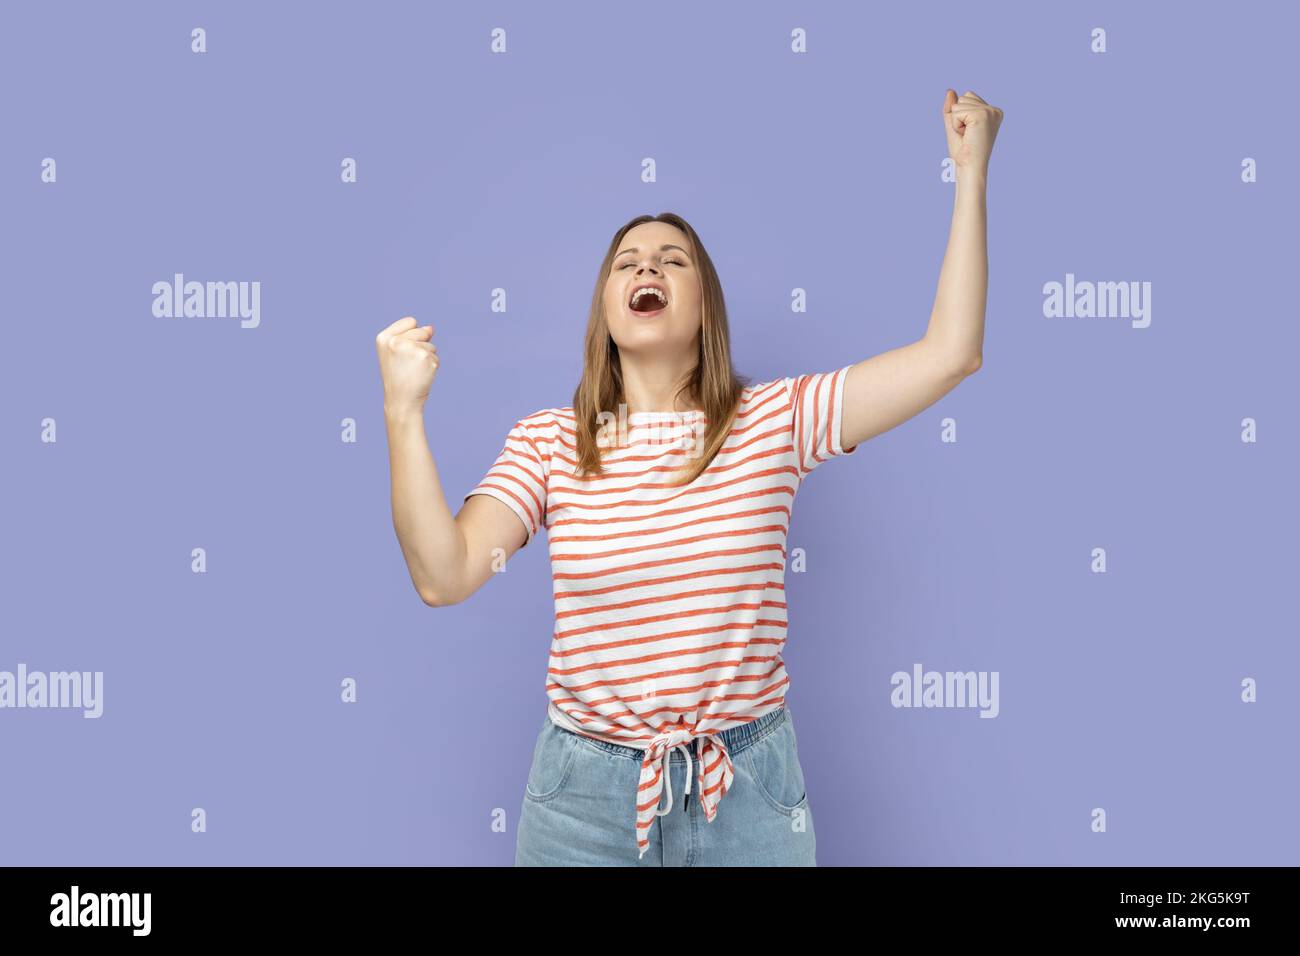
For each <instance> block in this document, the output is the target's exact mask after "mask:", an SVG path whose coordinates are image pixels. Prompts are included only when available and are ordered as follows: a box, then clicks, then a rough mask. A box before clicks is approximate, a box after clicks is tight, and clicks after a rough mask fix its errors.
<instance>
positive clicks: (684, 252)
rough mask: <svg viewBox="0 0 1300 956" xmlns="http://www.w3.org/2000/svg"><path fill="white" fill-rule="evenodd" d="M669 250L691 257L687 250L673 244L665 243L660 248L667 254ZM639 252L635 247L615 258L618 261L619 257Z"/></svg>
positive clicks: (625, 250)
mask: <svg viewBox="0 0 1300 956" xmlns="http://www.w3.org/2000/svg"><path fill="white" fill-rule="evenodd" d="M669 249H676V250H677V251H678V252H680V253H681V254H682V255H684V256H689V255H690V253H689V252H687V251H686V250H685V249H683V248H682V247H681V246H674V245H672V244H671V243H665V244H664V245H662V246H660V247H659V251H660V252H667V251H668V250H669ZM637 251H639V250H638V249H637V248H636V246H633V247H632V248H631V249H624V250H623V251H622V252H620V253H619V254H618V255H616V256H614V258H615V259H617V258H618V256H625V255H627V254H628V253H629V252H637Z"/></svg>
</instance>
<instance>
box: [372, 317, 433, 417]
mask: <svg viewBox="0 0 1300 956" xmlns="http://www.w3.org/2000/svg"><path fill="white" fill-rule="evenodd" d="M375 349H376V350H377V351H378V352H379V375H380V377H381V378H382V379H383V380H384V408H385V409H386V410H390V409H391V410H398V411H419V410H420V409H422V408H423V407H424V403H425V400H427V399H428V397H429V386H431V385H432V384H433V378H434V376H435V375H437V374H438V349H437V348H436V347H435V346H434V344H433V326H432V325H425V326H422V327H417V326H416V323H415V319H414V318H413V317H411V316H409V315H408V316H407V317H406V318H404V319H398V320H397V321H396V322H394V323H393V324H392V325H390V326H389V327H388V328H386V329H384V331H382V332H380V333H379V335H378V336H377V337H376V338H375Z"/></svg>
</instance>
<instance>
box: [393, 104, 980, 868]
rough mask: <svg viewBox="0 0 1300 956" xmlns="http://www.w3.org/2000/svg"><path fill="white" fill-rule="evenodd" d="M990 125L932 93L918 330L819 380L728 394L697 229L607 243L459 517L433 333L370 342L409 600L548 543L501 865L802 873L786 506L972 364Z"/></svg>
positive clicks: (724, 340) (459, 585) (483, 578)
mask: <svg viewBox="0 0 1300 956" xmlns="http://www.w3.org/2000/svg"><path fill="white" fill-rule="evenodd" d="M1001 118H1002V111H1001V110H998V109H996V108H994V107H991V106H989V105H988V104H987V103H985V102H984V101H983V100H982V99H980V98H979V97H978V96H976V95H975V94H974V93H969V92H968V93H966V94H964V95H962V96H960V97H959V96H957V95H956V93H955V92H954V91H953V90H948V91H947V92H946V94H945V97H944V104H943V119H944V125H945V129H946V130H947V136H948V147H949V152H950V155H951V157H952V159H953V161H954V163H955V165H956V168H957V186H956V196H955V205H954V212H953V219H952V227H951V231H950V233H949V238H948V247H947V252H946V255H945V257H944V262H943V268H942V271H941V273H940V276H939V284H938V291H937V294H936V297H935V303H934V310H933V312H932V313H931V316H930V322H929V325H928V327H927V328H926V329H925V332H924V334H923V335H922V337H921V338H920V339H918V340H917V341H915V342H913V343H911V344H909V345H906V346H903V347H901V348H897V349H893V350H891V351H888V352H884V353H882V354H880V355H877V356H875V357H873V358H868V359H866V360H863V361H859V362H855V363H852V364H848V365H844V366H842V367H839V368H837V369H835V370H833V371H828V372H822V373H816V374H803V375H796V376H792V377H783V378H777V379H773V380H771V381H765V382H762V383H759V384H747V383H746V381H745V380H744V379H742V378H740V377H739V376H738V375H737V374H736V373H735V371H734V370H733V368H732V364H731V350H730V333H729V328H728V323H727V313H726V307H725V304H724V300H723V294H722V288H721V285H720V284H719V281H718V275H717V273H716V271H715V270H714V267H713V263H712V262H711V260H710V259H709V255H708V252H707V251H706V250H705V248H704V244H703V242H702V241H701V240H700V237H699V236H698V235H697V234H696V232H695V230H694V229H693V228H692V227H691V226H690V224H689V223H687V222H686V221H685V220H684V219H682V218H681V217H680V216H677V215H673V214H671V213H664V214H662V215H659V216H656V217H650V216H641V217H638V218H636V219H633V220H632V221H631V222H629V223H627V224H626V225H624V226H623V227H622V228H621V229H619V230H618V231H617V232H616V233H615V235H614V237H613V240H612V241H611V243H610V245H609V249H608V251H607V253H606V255H605V259H604V262H602V263H601V267H600V272H599V278H598V280H597V283H596V289H595V294H594V295H593V297H592V304H591V312H590V318H589V321H588V324H587V333H586V342H585V346H584V354H585V363H584V369H583V374H582V378H581V381H579V383H578V386H577V389H576V390H575V392H574V395H573V404H572V405H570V406H567V407H564V408H543V409H540V410H538V411H536V412H533V413H532V414H530V415H526V416H525V417H523V418H521V419H519V420H518V421H517V422H516V424H515V425H514V427H513V428H511V429H510V432H509V434H508V436H507V437H506V441H505V445H504V447H503V449H502V451H501V454H500V456H499V457H498V458H497V460H496V462H495V463H494V464H493V465H492V467H491V468H490V469H489V470H488V472H487V474H486V475H485V476H484V478H483V480H482V481H481V482H480V483H479V484H478V485H477V486H476V487H474V488H473V489H472V490H471V491H470V492H469V493H468V494H467V495H466V496H465V499H464V505H463V506H462V507H461V509H460V511H459V513H458V514H456V515H455V516H453V515H452V513H451V509H450V507H449V506H448V503H447V501H446V499H445V497H444V495H443V491H442V487H441V485H440V484H439V481H438V473H437V470H436V469H435V467H434V461H433V457H432V455H431V453H430V451H429V445H428V442H427V440H426V438H425V433H424V420H423V406H424V402H425V400H426V399H427V397H428V394H429V388H430V386H431V384H432V382H433V379H434V376H435V374H436V372H437V368H438V356H437V351H436V349H435V347H434V345H433V343H432V337H433V327H432V326H423V327H420V326H418V325H417V324H416V320H415V319H414V318H411V317H407V318H404V319H401V320H400V321H398V322H395V323H393V324H392V325H391V326H389V327H388V328H386V329H385V330H384V331H383V332H381V333H380V334H379V336H378V339H377V342H376V345H377V348H378V353H379V362H380V370H381V375H382V378H383V384H384V411H385V416H386V421H387V430H388V441H389V449H390V466H391V469H392V502H393V522H394V527H395V529H396V532H397V536H398V540H399V542H400V544H401V548H402V553H403V555H404V556H405V559H406V563H407V566H408V568H409V570H410V573H411V580H412V582H413V583H414V585H415V587H416V589H417V591H418V592H419V594H420V596H421V597H422V598H423V600H424V601H425V602H426V603H427V604H429V605H431V606H435V607H437V606H443V605H449V604H456V603H459V602H460V601H464V600H465V599H466V598H468V597H469V596H470V595H471V594H473V593H474V592H475V591H477V590H478V589H479V588H480V587H482V586H483V585H484V584H485V583H487V581H488V580H489V579H490V578H491V577H492V571H493V555H494V552H497V553H502V552H503V553H504V554H505V555H506V556H507V558H508V557H509V556H511V555H513V554H514V552H515V551H517V550H518V549H519V548H521V547H524V546H525V545H526V544H527V543H528V542H529V541H531V540H532V538H533V536H534V535H535V534H536V533H537V532H538V531H539V530H540V529H541V528H543V527H544V528H546V531H547V539H548V542H549V548H550V559H551V568H552V578H553V588H554V594H555V622H554V630H553V634H552V640H551V655H550V666H549V668H548V672H547V675H546V694H547V697H548V699H549V703H548V706H547V713H546V717H545V720H544V721H543V724H542V729H541V731H540V733H539V734H538V737H537V741H536V745H535V748H534V753H533V761H532V767H531V769H530V771H529V776H528V783H527V786H526V789H525V795H524V800H523V810H522V813H521V816H520V819H519V826H518V831H517V842H516V858H515V861H516V864H517V865H595V866H601V865H642V866H646V865H655V866H662V865H687V866H691V865H694V866H710V865H723V866H726V865H815V864H816V837H815V834H814V830H813V825H812V815H811V810H810V807H809V800H808V794H807V793H806V791H805V787H804V777H803V771H802V768H801V766H800V764H799V759H798V756H797V753H796V738H795V731H794V723H793V720H792V718H791V714H790V709H789V708H788V707H787V706H786V704H785V698H786V695H787V693H788V692H789V684H790V682H789V679H788V677H787V675H786V671H785V667H784V665H783V663H782V659H781V649H782V647H783V646H784V644H785V639H786V633H787V619H786V605H785V599H784V597H785V595H784V573H785V556H786V533H787V531H788V529H789V523H790V513H791V504H792V502H793V500H794V496H795V493H796V491H797V490H798V488H799V487H800V485H801V483H802V481H803V479H804V477H805V476H806V475H808V473H809V472H811V471H812V470H813V469H814V468H816V467H817V466H818V465H819V464H821V463H822V462H824V461H827V460H829V459H832V458H836V457H841V456H846V455H849V454H852V452H853V451H854V450H855V448H856V446H857V445H859V444H861V443H862V442H864V441H866V440H867V439H869V438H872V437H874V436H875V435H879V434H880V433H882V432H884V431H886V430H888V429H890V428H893V427H894V426H895V425H898V424H900V423H901V422H905V421H907V420H908V419H910V418H911V417H912V416H914V415H916V414H917V413H918V412H920V411H922V410H924V409H926V408H928V407H930V406H931V405H932V404H934V403H935V402H936V401H938V400H939V399H940V398H941V397H942V396H944V395H946V394H947V393H948V392H950V391H951V390H952V389H953V388H954V387H956V385H957V384H958V383H959V382H961V381H962V379H964V378H965V377H966V376H967V375H970V374H971V373H972V372H974V371H975V370H976V369H978V368H979V366H980V361H981V355H982V349H983V338H984V306H985V295H986V289H987V271H988V269H987V253H986V237H985V232H986V229H985V183H986V180H987V171H988V159H989V154H990V152H991V149H992V145H993V140H994V137H995V136H996V133H997V129H998V125H999V123H1000V122H1001ZM678 791H680V792H678ZM656 824H657V825H656Z"/></svg>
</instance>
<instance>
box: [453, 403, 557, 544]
mask: <svg viewBox="0 0 1300 956" xmlns="http://www.w3.org/2000/svg"><path fill="white" fill-rule="evenodd" d="M547 465H548V461H547V457H546V456H545V455H543V454H542V452H541V451H540V450H539V448H538V445H537V441H536V439H535V438H534V437H533V435H532V434H531V433H530V431H529V428H528V426H527V425H525V424H524V423H523V421H519V422H516V423H515V425H514V427H513V428H511V429H510V433H509V434H508V435H506V441H505V446H504V447H503V448H502V449H501V454H500V455H498V456H497V460H496V461H495V462H494V463H493V464H492V467H491V468H489V469H488V472H487V474H486V475H484V476H483V480H482V481H480V482H479V483H478V484H477V485H475V486H474V488H473V489H472V490H471V491H470V492H469V493H468V494H467V495H465V500H467V501H468V500H469V498H470V497H472V496H473V495H491V496H492V497H493V498H495V499H497V501H500V502H502V503H503V504H505V505H506V506H507V507H508V508H509V509H510V510H511V511H513V512H514V513H515V514H517V515H518V516H519V520H520V521H522V522H523V523H524V528H525V529H526V530H527V532H528V537H527V538H525V539H524V544H523V546H524V547H527V545H528V542H529V541H532V540H533V535H534V534H536V533H537V529H538V528H540V527H542V526H543V525H545V523H546V478H547V473H548V471H549V469H548V467H547Z"/></svg>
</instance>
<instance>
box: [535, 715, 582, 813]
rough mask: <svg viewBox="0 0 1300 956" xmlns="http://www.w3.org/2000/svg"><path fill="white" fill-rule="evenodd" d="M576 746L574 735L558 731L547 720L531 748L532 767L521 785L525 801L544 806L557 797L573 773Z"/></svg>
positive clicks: (576, 740) (557, 728) (558, 729)
mask: <svg viewBox="0 0 1300 956" xmlns="http://www.w3.org/2000/svg"><path fill="white" fill-rule="evenodd" d="M577 745H578V739H577V738H576V737H575V736H574V735H573V734H571V733H569V732H568V731H566V730H561V729H560V728H559V727H557V726H555V724H553V723H551V721H550V718H547V721H546V724H545V725H544V726H543V727H542V729H541V732H540V733H538V735H537V743H536V744H535V745H534V746H533V764H532V767H531V768H529V771H528V783H526V784H525V785H524V795H525V796H526V797H527V798H528V799H530V800H533V801H536V802H538V803H543V802H545V801H547V800H553V799H555V798H556V797H557V796H559V794H560V792H561V791H562V790H563V789H564V785H565V783H567V782H568V779H569V774H570V773H571V772H572V770H573V761H574V758H575V757H576V755H577V749H578V748H577Z"/></svg>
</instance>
